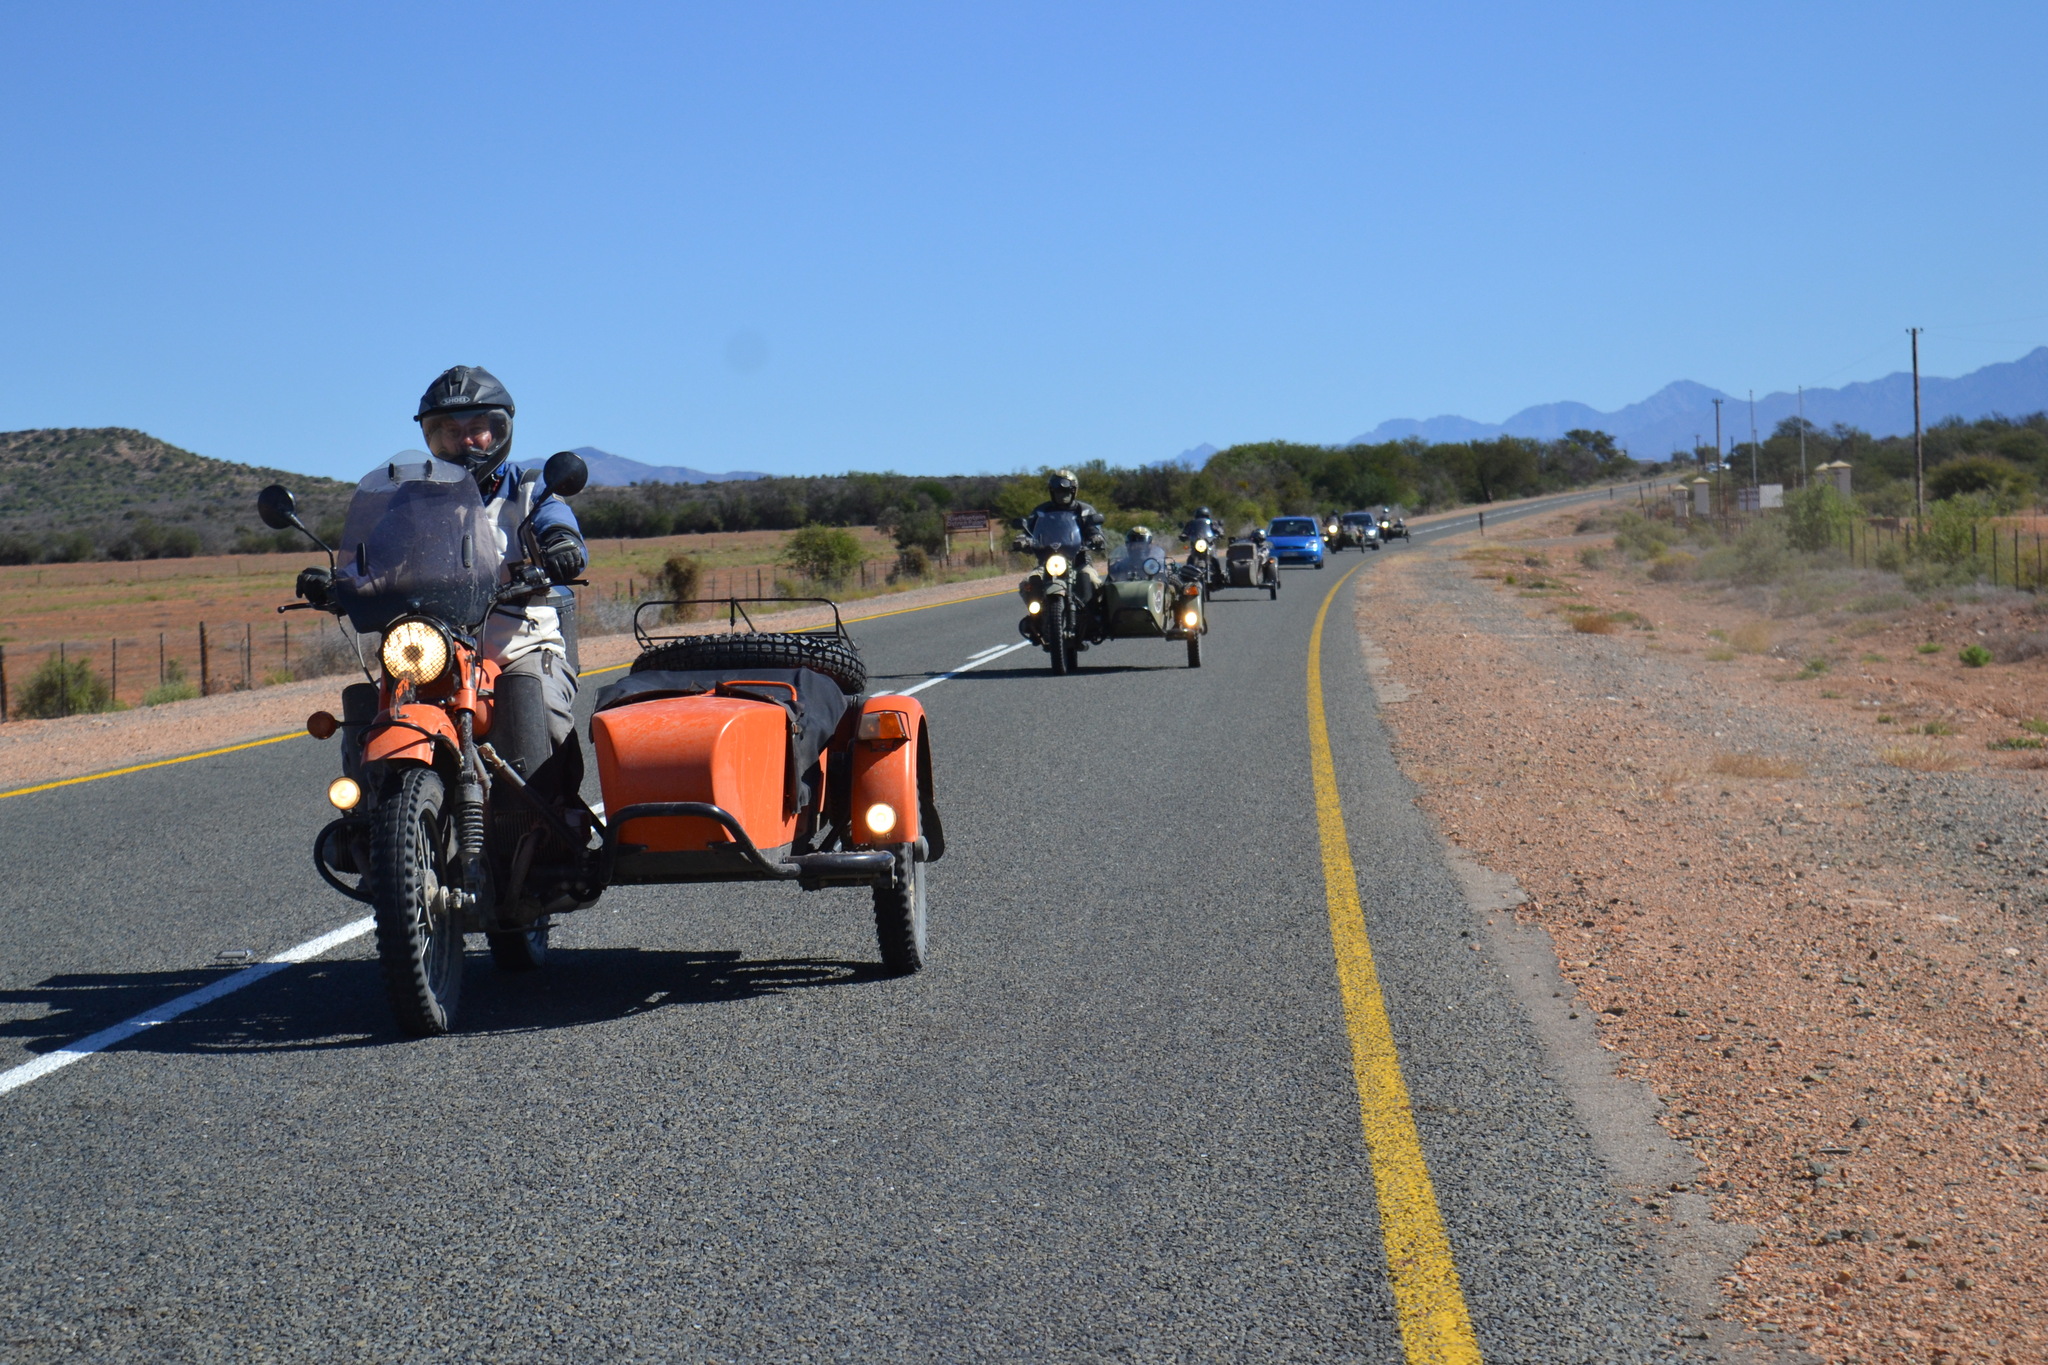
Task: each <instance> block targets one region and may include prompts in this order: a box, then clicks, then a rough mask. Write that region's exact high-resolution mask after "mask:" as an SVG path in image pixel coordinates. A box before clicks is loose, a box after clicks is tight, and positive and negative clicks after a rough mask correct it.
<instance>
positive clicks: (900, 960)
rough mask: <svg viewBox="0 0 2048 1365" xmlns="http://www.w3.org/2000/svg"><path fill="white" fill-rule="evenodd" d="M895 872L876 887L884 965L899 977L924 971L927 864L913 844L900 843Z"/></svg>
mask: <svg viewBox="0 0 2048 1365" xmlns="http://www.w3.org/2000/svg"><path fill="white" fill-rule="evenodd" d="M891 852H893V853H894V854H895V855H896V875H895V876H894V877H892V878H890V880H889V882H888V884H887V885H885V886H877V887H876V888H875V939H876V941H877V942H878V943H879V944H880V945H881V948H882V966H883V967H884V968H886V969H887V970H889V971H891V972H893V973H895V974H896V975H898V976H908V975H909V974H910V973H912V972H916V971H922V970H924V961H925V909H924V864H923V863H921V862H919V861H918V860H917V850H916V849H915V848H914V847H913V846H912V845H910V844H898V845H896V847H895V848H894V849H892V850H891Z"/></svg>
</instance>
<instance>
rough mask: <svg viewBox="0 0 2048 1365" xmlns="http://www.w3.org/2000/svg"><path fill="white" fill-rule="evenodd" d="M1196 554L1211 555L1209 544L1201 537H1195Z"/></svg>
mask: <svg viewBox="0 0 2048 1365" xmlns="http://www.w3.org/2000/svg"><path fill="white" fill-rule="evenodd" d="M1195 553H1196V554H1198V555H1205V554H1207V553H1209V542H1208V541H1206V540H1203V539H1202V538H1201V537H1200V536H1197V537H1195Z"/></svg>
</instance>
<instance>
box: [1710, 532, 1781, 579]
mask: <svg viewBox="0 0 2048 1365" xmlns="http://www.w3.org/2000/svg"><path fill="white" fill-rule="evenodd" d="M1794 567H1795V566H1794V564H1793V557H1792V547H1791V546H1790V545H1789V544H1787V543H1786V540H1785V532H1784V530H1783V529H1782V528H1780V527H1779V525H1778V524H1777V523H1776V522H1775V521H1759V522H1754V523H1752V524H1751V525H1748V526H1745V527H1744V528H1743V529H1742V533H1741V534H1740V535H1738V536H1736V537H1735V539H1734V541H1733V542H1732V543H1730V544H1727V545H1721V546H1717V547H1716V548H1714V549H1712V550H1709V551H1707V553H1706V554H1704V555H1702V556H1701V557H1700V565H1699V576H1700V577H1701V578H1715V579H1729V580H1732V581H1733V582H1736V583H1773V582H1776V581H1777V580H1779V579H1781V578H1783V577H1785V576H1786V575H1787V574H1788V573H1790V572H1791V571H1792V569H1793V568H1794Z"/></svg>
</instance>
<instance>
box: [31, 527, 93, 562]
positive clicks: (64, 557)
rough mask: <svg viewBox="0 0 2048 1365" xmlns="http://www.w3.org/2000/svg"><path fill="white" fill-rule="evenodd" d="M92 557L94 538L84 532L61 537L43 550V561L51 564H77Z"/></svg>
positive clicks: (74, 532) (75, 532)
mask: <svg viewBox="0 0 2048 1365" xmlns="http://www.w3.org/2000/svg"><path fill="white" fill-rule="evenodd" d="M92 555H93V550H92V537H91V536H88V535H87V534H86V533H85V532H83V531H73V532H71V533H70V534H68V535H62V536H59V537H57V539H55V540H53V541H51V542H50V543H49V544H48V545H47V546H45V547H44V549H43V559H44V561H45V562H46V563H50V564H76V563H78V562H79V561H81V560H86V559H91V558H92Z"/></svg>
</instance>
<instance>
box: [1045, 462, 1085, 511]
mask: <svg viewBox="0 0 2048 1365" xmlns="http://www.w3.org/2000/svg"><path fill="white" fill-rule="evenodd" d="M1045 491H1046V494H1047V496H1048V497H1050V498H1051V500H1052V505H1053V506H1054V507H1059V508H1066V507H1069V506H1071V505H1072V504H1073V501H1074V499H1075V498H1076V497H1078V496H1080V493H1081V481H1080V480H1079V479H1077V478H1075V477H1074V471H1073V470H1071V469H1055V470H1054V471H1053V472H1052V475H1051V477H1050V478H1048V479H1046V481H1045Z"/></svg>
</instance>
